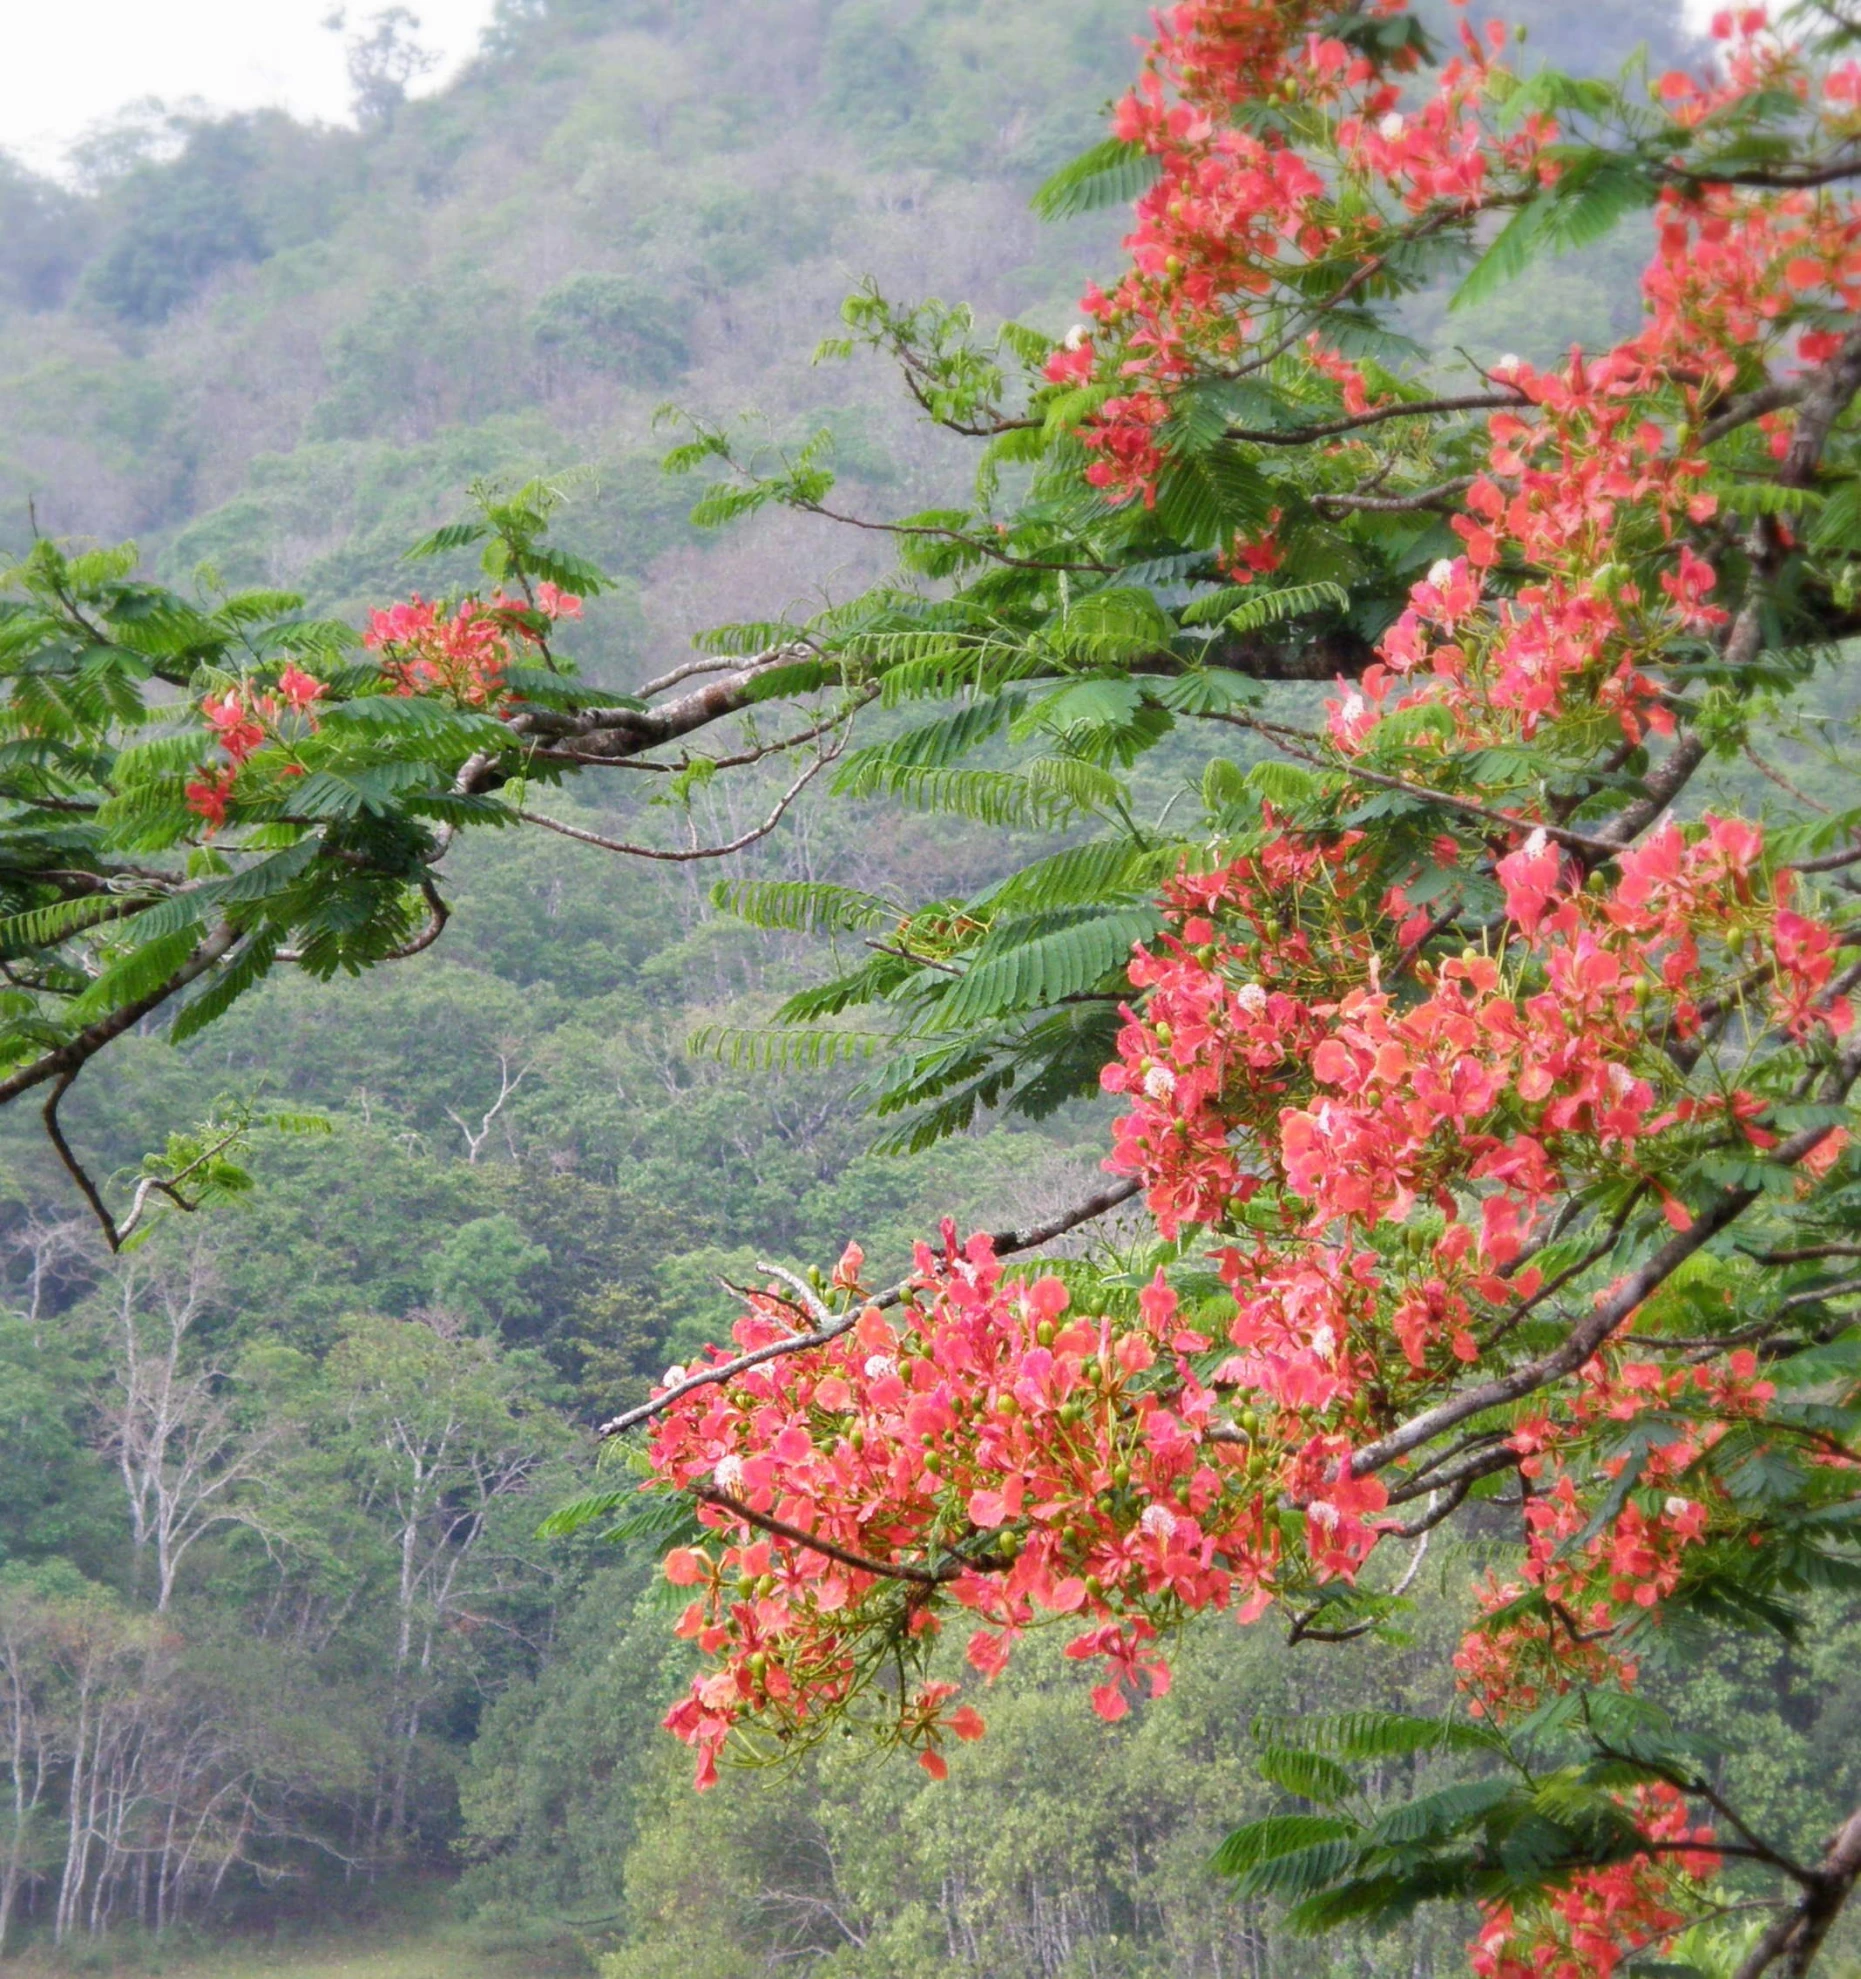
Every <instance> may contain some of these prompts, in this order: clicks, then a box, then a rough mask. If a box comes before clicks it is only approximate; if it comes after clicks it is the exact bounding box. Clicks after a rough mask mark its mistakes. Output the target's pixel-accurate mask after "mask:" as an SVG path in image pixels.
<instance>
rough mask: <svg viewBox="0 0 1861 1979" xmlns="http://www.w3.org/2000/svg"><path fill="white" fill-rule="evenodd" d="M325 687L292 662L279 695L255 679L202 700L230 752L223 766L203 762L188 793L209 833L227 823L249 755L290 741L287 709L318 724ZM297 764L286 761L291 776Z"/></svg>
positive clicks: (222, 745) (305, 721) (190, 804)
mask: <svg viewBox="0 0 1861 1979" xmlns="http://www.w3.org/2000/svg"><path fill="white" fill-rule="evenodd" d="M324 691H325V690H324V686H323V683H322V682H321V681H320V680H317V679H315V678H313V677H312V676H311V675H310V674H307V673H306V672H305V671H304V670H303V668H302V667H300V666H299V665H298V664H297V663H296V661H295V660H292V661H289V662H287V663H286V665H285V668H284V671H283V672H282V673H280V674H279V676H278V685H277V691H276V692H275V693H270V692H265V691H262V690H260V689H258V688H255V687H253V686H252V684H251V683H250V682H248V681H242V682H241V683H240V684H239V685H237V686H235V687H229V688H228V689H227V690H226V691H225V693H223V694H209V695H208V696H207V697H206V699H205V700H203V701H202V702H201V704H200V712H201V716H202V718H203V719H204V720H205V722H206V724H207V727H208V728H209V729H210V730H211V731H212V732H213V738H214V740H215V741H216V742H217V743H218V744H219V745H220V748H221V749H222V750H223V751H224V753H225V757H226V760H225V761H224V762H223V763H220V764H217V765H203V766H202V768H201V771H200V774H199V775H198V776H196V777H194V778H192V779H191V780H190V781H189V783H188V785H187V787H186V791H185V795H186V798H187V807H188V809H189V810H190V811H192V812H193V813H194V815H195V816H196V817H199V818H204V819H205V820H206V821H207V829H208V831H209V833H212V832H216V831H218V830H219V829H220V827H221V826H222V825H224V824H225V822H226V807H227V804H228V802H229V801H230V800H231V797H232V794H233V786H234V785H235V783H237V781H238V779H239V772H240V770H241V768H242V767H243V766H244V765H245V763H246V761H247V759H248V758H249V757H251V756H254V755H256V754H257V752H258V751H259V750H260V749H262V748H264V746H265V745H266V743H267V742H277V741H281V740H284V737H283V736H282V735H281V732H280V726H279V725H280V723H281V722H282V721H283V720H285V719H286V711H287V710H288V711H289V714H290V715H293V716H296V717H297V718H299V720H300V721H301V722H302V723H303V724H304V725H305V726H306V727H308V728H311V729H314V728H315V727H316V725H317V721H316V712H315V710H316V704H317V702H318V701H320V700H321V699H322V697H323V694H324ZM293 767H294V766H293V765H291V764H289V763H287V764H285V765H284V768H285V770H286V773H287V774H288V773H290V771H291V770H292V768H293Z"/></svg>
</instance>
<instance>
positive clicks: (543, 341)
mask: <svg viewBox="0 0 1861 1979" xmlns="http://www.w3.org/2000/svg"><path fill="white" fill-rule="evenodd" d="M685 315H686V312H685V310H684V308H682V307H681V306H680V304H679V303H678V302H677V301H676V300H675V299H673V298H671V297H669V296H667V295H666V294H664V292H663V291H661V290H660V289H658V288H656V287H654V286H652V285H651V284H648V283H645V282H642V281H641V280H639V279H638V278H637V277H636V276H631V275H603V274H594V273H584V274H580V275H571V276H569V278H568V279H567V280H566V281H563V282H558V283H557V284H556V286H555V287H554V288H552V289H549V290H547V291H546V292H545V293H544V294H543V295H542V296H541V297H540V298H539V299H538V301H537V304H536V307H535V309H534V310H533V311H532V312H531V317H530V334H531V337H532V338H533V339H534V340H535V343H536V347H537V349H538V350H540V351H543V352H545V353H547V354H548V355H550V356H552V357H556V358H559V359H561V360H562V361H564V362H566V363H569V364H575V365H581V366H585V367H586V368H587V369H589V370H593V371H605V372H610V373H612V374H613V375H615V376H616V377H620V378H623V379H626V380H629V381H631V382H637V383H638V384H640V385H643V386H649V387H651V386H665V385H669V384H671V382H672V381H673V380H674V379H675V378H677V377H678V376H679V375H680V373H681V372H683V371H684V370H685V368H686V366H687V365H688V364H689V362H690V359H691V345H690V340H689V337H688V334H687V331H686V327H685Z"/></svg>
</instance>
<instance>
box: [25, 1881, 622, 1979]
mask: <svg viewBox="0 0 1861 1979" xmlns="http://www.w3.org/2000/svg"><path fill="white" fill-rule="evenodd" d="M4 1970H5V1979H588V1971H589V1966H588V1961H587V1959H586V1958H585V1957H584V1956H583V1954H582V1952H581V1949H580V1947H579V1946H578V1944H577V1943H576V1942H575V1941H574V1939H573V1938H572V1937H567V1936H552V1935H549V1934H547V1933H545V1932H542V1931H540V1930H539V1931H537V1932H535V1933H533V1934H532V1933H524V1932H521V1931H498V1930H495V1929H487V1928H485V1927H483V1926H480V1925H475V1924H466V1923H461V1922H460V1921H458V1919H456V1918H455V1917H453V1916H452V1915H451V1913H450V1906H449V1905H448V1904H447V1902H446V1899H445V1894H444V1892H443V1891H442V1890H431V1891H423V1892H407V1891H402V1892H396V1893H395V1894H394V1895H393V1896H392V1897H390V1898H388V1900H387V1901H386V1902H383V1901H381V1899H380V1894H379V1893H369V1892H364V1891H360V1890H358V1891H357V1892H356V1893H355V1895H354V1898H353V1899H352V1900H351V1899H350V1898H349V1897H348V1896H347V1893H344V1894H342V1895H336V1894H332V1896H331V1899H330V1901H329V1904H328V1907H327V1909H326V1911H325V1912H324V1913H323V1914H321V1915H304V1914H301V1913H300V1914H298V1915H296V1916H294V1917H292V1918H291V1919H290V1920H289V1921H288V1922H287V1923H281V1924H280V1925H279V1927H278V1928H277V1929H276V1930H274V1931H265V1930H248V1931H234V1932H228V1933H226V1934H224V1935H222V1936H216V1937H195V1936H193V1935H192V1934H189V1935H188V1936H187V1937H186V1938H185V1939H182V1940H179V1941H170V1942H168V1943H165V1944H158V1943H155V1942H153V1941H152V1940H149V1939H146V1938H141V1937H138V1936H134V1935H127V1936H118V1937H115V1938H113V1939H111V1940H110V1941H108V1942H107V1943H105V1944H102V1945H89V1944H83V1945H80V1946H78V1947H76V1948H74V1949H73V1950H71V1951H68V1952H66V1953H62V1954H54V1953H52V1952H51V1951H50V1950H49V1948H40V1947H36V1946H35V1947H30V1948H28V1949H26V1950H25V1951H24V1953H23V1955H22V1956H20V1957H18V1958H12V1959H8V1960H7V1962H6V1965H5V1968H4Z"/></svg>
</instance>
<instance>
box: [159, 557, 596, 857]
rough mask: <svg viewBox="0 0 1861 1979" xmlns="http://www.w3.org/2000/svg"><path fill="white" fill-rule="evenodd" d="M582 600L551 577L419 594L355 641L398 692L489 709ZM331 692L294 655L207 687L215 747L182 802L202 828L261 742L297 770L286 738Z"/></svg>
mask: <svg viewBox="0 0 1861 1979" xmlns="http://www.w3.org/2000/svg"><path fill="white" fill-rule="evenodd" d="M581 613H582V600H581V599H580V598H578V597H576V596H575V595H574V594H573V593H571V592H568V591H564V590H561V589H560V588H559V587H558V586H556V585H554V584H550V583H541V584H538V585H537V586H536V594H535V597H534V599H533V600H531V599H522V598H510V597H507V596H505V594H504V593H503V592H501V591H500V592H498V593H497V594H496V595H495V596H494V597H493V598H492V599H491V600H490V601H489V602H488V603H487V602H486V601H484V600H482V599H479V598H469V597H468V598H466V599H464V600H463V601H462V602H461V603H460V604H458V605H457V606H455V607H453V608H452V609H451V610H450V611H445V610H442V608H441V607H440V606H438V605H435V604H432V603H429V602H428V601H427V600H426V599H424V598H422V597H419V596H418V595H416V596H414V597H412V598H410V599H408V600H407V601H406V602H404V603H402V604H397V605H391V606H389V607H388V608H387V609H386V610H385V611H375V612H371V613H370V614H369V619H368V625H367V628H366V630H365V631H364V632H363V635H362V644H363V646H364V647H365V648H367V650H368V651H370V652H372V653H377V654H379V655H380V657H381V670H382V674H383V677H384V678H385V679H386V681H387V682H388V685H389V688H390V690H391V691H392V692H393V693H395V694H397V695H402V696H412V695H432V696H437V697H438V698H440V699H442V700H445V701H448V702H450V703H451V704H452V705H453V706H454V707H459V708H482V709H487V710H490V711H493V712H495V711H496V710H497V709H499V708H500V707H502V706H503V705H504V704H505V701H506V699H507V695H506V680H507V677H508V675H509V673H510V670H511V668H512V667H513V666H514V665H515V664H517V657H516V656H517V654H518V652H519V651H521V650H523V649H525V648H535V647H540V646H541V645H542V644H543V642H544V640H545V638H546V636H547V635H546V628H547V627H548V626H550V625H552V624H554V623H555V622H556V621H558V620H560V619H567V618H579V617H580V616H581ZM327 692H328V690H327V688H326V687H325V685H324V683H323V682H322V681H319V680H316V679H313V678H312V677H311V675H309V674H308V673H306V672H305V671H304V670H303V669H302V668H301V667H299V666H298V665H297V664H296V662H295V661H292V662H290V663H288V664H287V665H286V666H285V668H284V670H283V671H282V672H281V673H280V674H279V676H278V682H277V686H276V688H275V690H265V689H260V688H257V687H254V686H253V685H252V684H250V683H249V682H240V683H238V684H236V685H234V686H232V687H229V688H227V689H226V690H225V691H224V692H221V693H215V694H209V695H208V696H207V697H206V698H205V699H204V700H203V701H202V702H201V704H200V714H201V719H202V720H203V722H204V723H205V724H206V726H207V728H208V730H209V732H210V733H211V734H212V736H213V739H214V741H215V742H216V743H217V744H218V746H219V749H220V751H221V758H220V760H219V761H218V762H215V763H211V764H204V765H203V766H202V767H201V769H200V771H199V773H198V774H197V775H195V776H194V777H192V778H191V779H190V780H189V781H188V783H187V786H186V793H185V794H186V799H187V807H188V809H189V810H190V811H192V812H193V813H194V815H195V816H196V817H199V818H203V819H205V820H206V824H207V829H208V831H209V833H212V832H216V831H218V830H219V829H220V828H221V827H222V826H223V825H224V824H225V823H226V817H227V806H228V804H229V803H230V802H231V800H232V797H233V792H234V789H235V786H236V785H237V783H238V780H239V774H240V771H241V770H242V769H243V768H244V767H245V765H246V763H247V762H248V760H249V759H250V758H252V757H253V756H255V755H257V754H258V752H259V751H260V750H262V749H264V748H265V747H266V746H267V745H268V744H272V745H279V756H278V758H277V761H276V762H275V764H274V766H273V767H274V769H275V772H276V774H278V775H280V776H287V777H289V776H302V775H303V774H304V765H303V764H302V763H301V762H299V761H297V760H296V754H295V750H294V748H293V745H294V744H296V743H298V742H301V741H302V740H303V738H304V737H305V736H308V735H312V734H315V732H316V730H317V726H318V723H317V706H318V704H319V702H321V701H322V699H323V697H324V695H325V694H326V693H327Z"/></svg>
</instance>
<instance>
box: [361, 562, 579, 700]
mask: <svg viewBox="0 0 1861 1979" xmlns="http://www.w3.org/2000/svg"><path fill="white" fill-rule="evenodd" d="M581 611H582V601H581V599H580V598H577V597H575V596H573V595H572V594H571V593H569V592H567V591H562V590H559V589H558V588H557V587H556V586H555V585H554V584H548V583H544V584H539V585H538V586H537V587H536V598H535V601H534V603H532V602H530V601H528V600H526V599H522V598H510V597H506V596H505V594H504V593H503V592H502V591H500V592H498V593H497V594H496V595H495V596H493V597H492V598H491V599H490V600H489V601H486V600H485V599H482V598H465V599H463V600H461V601H460V603H459V604H458V605H457V606H455V607H454V608H453V610H452V611H451V612H450V613H448V612H446V611H444V610H442V608H441V607H440V606H438V605H436V604H432V603H429V602H428V600H426V599H425V598H422V597H421V596H419V594H418V593H416V594H415V595H414V596H413V597H411V598H409V599H408V600H406V602H405V603H403V604H398V605H392V606H390V607H389V608H388V609H387V610H386V611H377V612H371V613H370V614H369V620H368V627H367V630H366V631H365V632H364V633H363V635H362V644H363V645H364V646H366V647H367V648H368V650H369V651H370V652H371V653H379V654H380V655H381V666H382V672H383V673H384V674H386V675H387V677H388V679H389V680H390V681H392V682H393V684H394V691H395V693H397V694H402V695H414V694H435V695H438V696H440V697H441V698H442V699H444V700H448V701H451V702H452V703H453V704H454V705H455V706H456V707H461V708H491V709H495V708H497V707H498V706H500V705H501V704H502V702H503V700H504V682H505V676H506V675H507V674H508V673H509V671H510V669H511V667H512V666H513V665H514V664H516V658H515V655H516V651H517V650H518V647H519V643H521V644H522V645H529V646H535V645H538V644H540V643H541V641H542V638H543V633H542V631H541V629H540V628H539V625H538V620H539V619H540V620H543V621H546V622H549V623H553V622H554V621H555V620H557V619H564V618H579V617H580V616H581Z"/></svg>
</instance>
